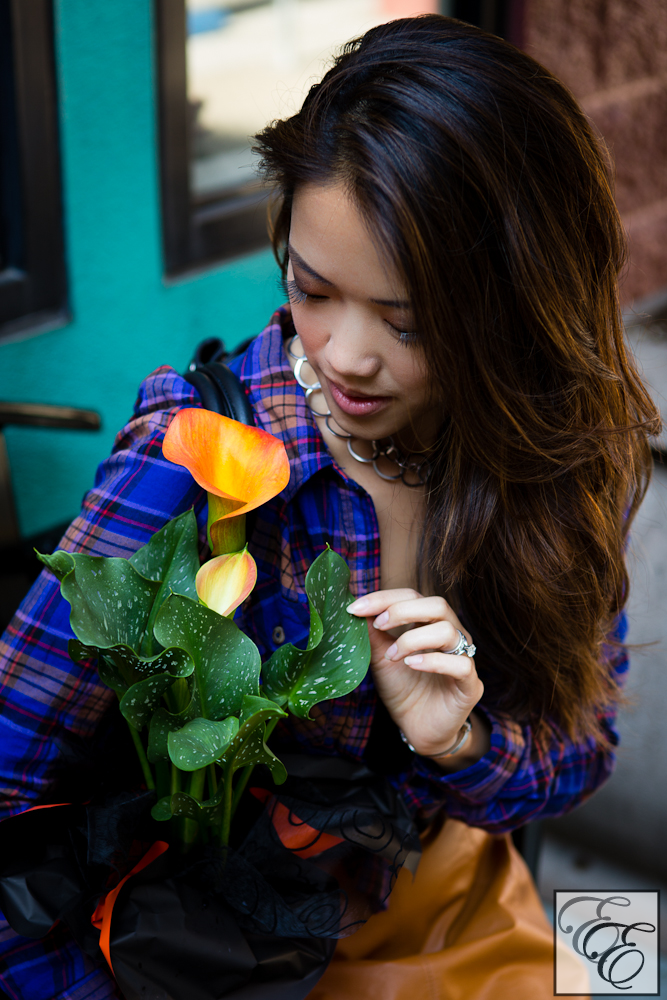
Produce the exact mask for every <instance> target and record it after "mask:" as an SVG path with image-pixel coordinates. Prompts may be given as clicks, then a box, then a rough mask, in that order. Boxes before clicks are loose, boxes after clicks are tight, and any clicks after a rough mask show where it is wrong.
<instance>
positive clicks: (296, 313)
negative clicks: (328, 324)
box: [292, 304, 328, 361]
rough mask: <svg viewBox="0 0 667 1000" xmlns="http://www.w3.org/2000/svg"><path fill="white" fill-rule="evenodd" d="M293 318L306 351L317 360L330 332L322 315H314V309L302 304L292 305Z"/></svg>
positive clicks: (313, 359)
mask: <svg viewBox="0 0 667 1000" xmlns="http://www.w3.org/2000/svg"><path fill="white" fill-rule="evenodd" d="M292 320H293V322H294V329H295V330H296V332H297V333H298V334H299V339H300V341H301V344H302V346H303V350H304V353H305V354H307V355H308V357H309V358H310V359H311V360H312V361H315V360H316V358H317V355H318V354H319V352H320V351H322V350H324V348H325V347H326V343H327V340H328V334H327V331H326V328H325V325H324V323H323V321H322V317H318V316H317V315H313V311H312V310H310V309H307V308H304V307H303V306H301V305H297V304H293V305H292Z"/></svg>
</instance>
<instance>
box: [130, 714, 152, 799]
mask: <svg viewBox="0 0 667 1000" xmlns="http://www.w3.org/2000/svg"><path fill="white" fill-rule="evenodd" d="M125 721H126V722H127V719H126V720H125ZM127 725H128V728H129V730H130V736H131V737H132V742H133V743H134V746H135V749H136V751H137V756H138V757H139V763H140V764H141V770H142V772H143V775H144V781H145V782H146V787H147V788H149V789H150V790H151V791H154V790H155V781H154V780H153V773H152V771H151V766H150V764H149V763H148V757H147V756H146V751H145V750H144V745H143V743H142V742H141V736H140V735H139V730H138V729H135V727H134V726H133V725H132V723H131V722H127Z"/></svg>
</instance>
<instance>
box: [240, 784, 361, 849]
mask: <svg viewBox="0 0 667 1000" xmlns="http://www.w3.org/2000/svg"><path fill="white" fill-rule="evenodd" d="M250 794H251V795H254V797H255V798H256V799H259V800H260V802H265V803H266V802H267V801H268V800H271V801H269V804H268V807H267V808H268V809H269V815H270V816H271V822H272V823H273V827H274V829H275V831H276V833H277V834H278V836H279V837H280V840H281V843H282V844H283V846H284V847H286V848H287V849H288V850H289V851H292V853H293V854H297V855H298V856H299V857H300V858H312V857H314V856H315V855H317V854H323V853H324V852H325V851H328V850H329V848H330V847H335V846H336V845H337V844H342V843H343V838H342V837H335V836H334V835H333V834H332V833H325V832H324V831H323V830H317V829H316V828H315V827H314V826H310V825H309V824H308V823H305V822H304V821H303V820H302V819H300V818H299V817H298V816H297V815H296V813H294V812H292V811H291V810H290V809H288V808H287V806H286V805H284V804H283V803H282V802H280V801H279V800H278V799H277V798H276V797H275V795H271V793H270V792H269V791H268V789H266V788H251V789H250Z"/></svg>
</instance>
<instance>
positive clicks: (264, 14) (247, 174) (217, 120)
mask: <svg viewBox="0 0 667 1000" xmlns="http://www.w3.org/2000/svg"><path fill="white" fill-rule="evenodd" d="M437 9H438V2H437V0H422V2H421V3H418V2H417V0H226V3H225V4H224V5H222V4H220V3H219V0H218V2H215V0H187V17H188V42H187V64H188V102H189V108H190V114H191V117H192V133H193V142H192V151H193V162H192V164H191V188H192V194H193V196H194V197H195V198H201V199H205V198H207V197H211V196H213V195H214V194H218V193H219V192H220V191H224V190H230V189H233V188H235V187H238V186H240V185H242V184H245V183H247V182H249V181H253V180H254V179H255V177H256V170H255V163H254V160H253V156H252V153H251V151H250V142H249V136H251V135H252V134H253V133H255V132H257V131H258V130H259V129H261V128H262V127H263V126H264V125H265V124H266V122H268V121H270V120H271V119H273V118H283V117H285V116H287V115H290V114H293V113H294V112H295V111H296V110H297V109H298V108H299V107H300V105H301V102H302V101H303V98H304V96H305V94H306V93H307V91H308V88H309V87H310V86H311V84H313V83H314V82H315V81H317V80H318V79H319V78H320V77H321V76H322V74H323V73H324V71H325V70H326V68H327V66H328V65H329V63H330V60H331V56H332V54H333V53H334V52H335V51H336V49H337V48H338V47H339V46H340V45H341V44H342V43H343V42H346V41H347V40H348V39H350V38H354V37H355V36H357V35H360V34H362V33H363V32H364V31H366V30H367V29H368V28H370V27H372V26H373V25H374V24H380V23H382V22H384V21H388V20H391V19H392V18H396V17H408V16H410V15H412V14H418V13H419V14H421V13H427V12H435V11H436V10H437Z"/></svg>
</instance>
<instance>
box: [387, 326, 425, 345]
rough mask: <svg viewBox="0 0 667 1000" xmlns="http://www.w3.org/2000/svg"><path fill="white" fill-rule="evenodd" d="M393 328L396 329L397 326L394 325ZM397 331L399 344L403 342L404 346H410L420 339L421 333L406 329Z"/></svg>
mask: <svg viewBox="0 0 667 1000" xmlns="http://www.w3.org/2000/svg"><path fill="white" fill-rule="evenodd" d="M390 326H391V324H390ZM392 329H393V330H396V327H392ZM396 332H397V334H398V337H397V340H398V342H399V344H402V345H403V346H404V347H410V346H411V345H412V344H415V343H416V342H417V340H418V339H419V334H417V333H407V332H406V331H405V330H396Z"/></svg>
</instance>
